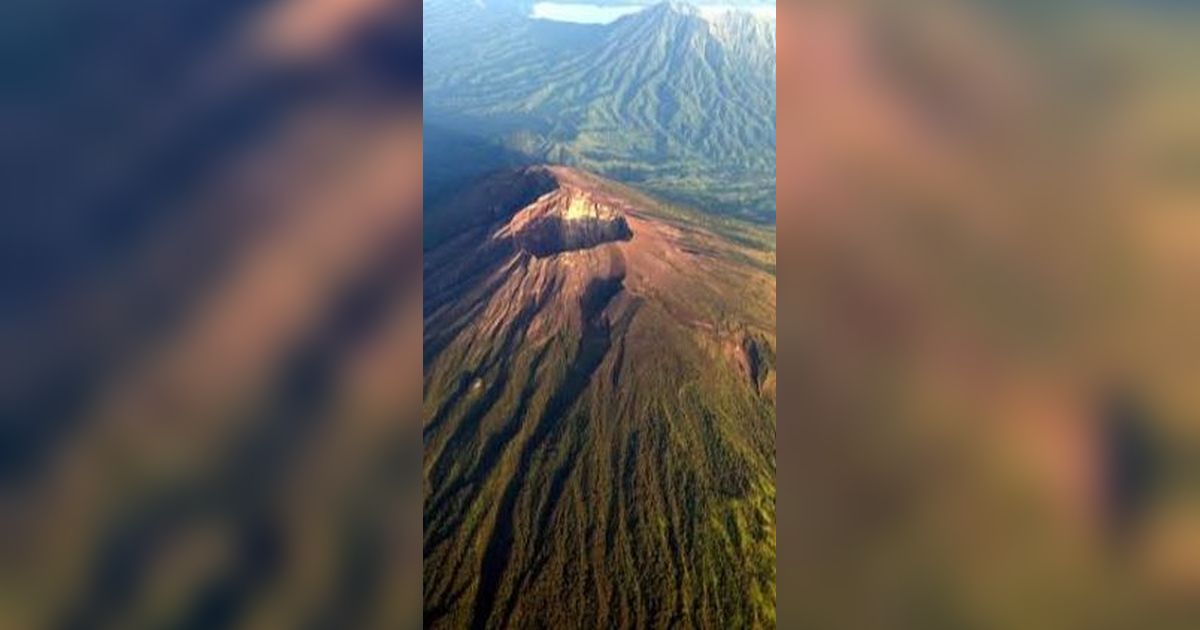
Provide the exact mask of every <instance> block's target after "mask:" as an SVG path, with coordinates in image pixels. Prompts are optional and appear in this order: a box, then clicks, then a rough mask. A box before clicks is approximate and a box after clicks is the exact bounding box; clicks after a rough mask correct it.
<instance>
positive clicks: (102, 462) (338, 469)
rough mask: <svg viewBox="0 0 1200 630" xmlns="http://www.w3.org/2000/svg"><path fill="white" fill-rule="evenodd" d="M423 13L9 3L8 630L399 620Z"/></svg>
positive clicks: (3, 70) (3, 94) (413, 526)
mask: <svg viewBox="0 0 1200 630" xmlns="http://www.w3.org/2000/svg"><path fill="white" fill-rule="evenodd" d="M420 18H421V13H420V6H419V5H418V4H417V3H416V2H415V1H414V2H404V1H401V2H395V1H387V2H382V1H376V0H292V1H287V2H282V1H280V2H272V1H266V0H261V1H254V0H251V1H246V0H172V1H170V2H161V1H141V0H120V1H117V2H100V3H97V2H83V1H79V0H49V1H46V0H31V1H25V0H14V1H12V2H5V3H3V7H2V8H0V51H2V52H0V164H2V165H3V166H2V167H0V182H2V183H0V207H2V208H3V211H2V218H0V357H3V359H2V360H0V485H2V489H0V628H5V629H13V630H23V629H35V628H225V627H244V628H358V627H362V628H369V627H377V628H402V627H416V626H417V625H418V624H419V610H420V594H419V593H420V577H419V575H420V574H419V566H420V564H419V563H420V520H419V514H420V496H421V495H420V491H419V487H420V486H419V478H420V470H421V469H420V458H421V447H420V437H419V436H420V433H419V420H418V415H417V407H418V404H419V398H420V371H421V364H420V361H421V359H420V356H421V355H420V316H419V312H420V310H419V308H420V299H419V296H420V198H421V197H420V191H421V131H420V130H421V117H420V81H421V53H420V28H421V23H420Z"/></svg>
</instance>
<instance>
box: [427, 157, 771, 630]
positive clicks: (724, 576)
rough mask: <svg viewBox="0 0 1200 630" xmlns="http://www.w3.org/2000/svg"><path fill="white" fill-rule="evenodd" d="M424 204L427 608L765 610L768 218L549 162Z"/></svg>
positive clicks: (691, 615)
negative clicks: (427, 224)
mask: <svg viewBox="0 0 1200 630" xmlns="http://www.w3.org/2000/svg"><path fill="white" fill-rule="evenodd" d="M426 216H427V217H429V220H430V221H431V222H434V223H436V222H438V221H447V222H449V221H452V222H453V223H454V225H456V226H459V227H458V229H457V230H456V233H454V234H453V235H451V236H448V237H447V238H445V239H444V240H442V241H441V242H440V243H438V244H436V245H435V246H433V247H431V248H429V249H428V250H427V252H426V257H425V271H424V275H425V379H424V380H425V396H424V440H425V458H424V494H425V533H424V538H425V540H424V556H425V569H424V572H425V587H424V588H425V609H426V610H425V614H426V616H425V622H426V625H428V626H430V627H462V626H473V627H499V626H514V627H529V626H549V627H581V626H582V627H588V626H595V627H611V626H615V625H620V626H629V625H633V626H643V625H656V626H657V625H668V624H672V623H682V624H683V625H699V626H705V625H711V624H713V623H717V622H720V623H721V624H729V623H734V625H737V626H759V625H773V623H774V608H775V607H774V583H775V579H774V570H775V569H774V545H775V543H774V529H775V516H774V496H775V482H774V479H775V448H774V444H775V442H774V436H775V407H774V382H775V375H774V356H775V276H774V256H775V254H774V234H773V232H771V231H770V230H769V229H767V228H762V227H756V226H753V225H751V224H745V223H740V222H736V221H733V220H724V219H721V220H717V219H713V218H712V217H707V216H705V215H700V214H696V213H692V212H690V211H687V210H684V209H680V208H677V207H673V206H669V205H666V204H663V203H660V202H658V201H657V200H655V199H652V198H650V197H648V196H646V195H644V194H642V193H640V192H637V191H635V190H633V189H631V188H628V187H625V186H623V185H619V184H616V183H614V182H611V181H608V180H604V179H602V178H600V177H598V176H595V175H592V174H589V173H586V172H583V171H579V170H574V169H569V168H565V167H552V166H536V167H528V168H523V169H520V170H515V171H506V172H502V173H497V174H494V175H492V176H490V177H488V178H486V179H484V180H483V181H481V182H479V183H477V184H476V185H475V186H473V187H469V188H468V189H467V190H464V191H462V192H461V193H459V194H457V195H456V196H455V197H454V198H453V199H451V200H450V201H449V202H448V203H447V204H446V205H445V206H444V207H441V208H434V209H430V210H429V211H427V213H426Z"/></svg>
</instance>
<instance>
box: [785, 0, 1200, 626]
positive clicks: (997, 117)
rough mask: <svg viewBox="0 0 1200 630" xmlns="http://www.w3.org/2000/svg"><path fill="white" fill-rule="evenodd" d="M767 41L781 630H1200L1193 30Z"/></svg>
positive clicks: (986, 5) (830, 32)
mask: <svg viewBox="0 0 1200 630" xmlns="http://www.w3.org/2000/svg"><path fill="white" fill-rule="evenodd" d="M778 15H779V42H780V44H779V54H780V59H779V73H780V76H779V95H778V96H779V112H780V113H779V156H778V158H779V160H778V164H779V167H778V168H779V173H778V179H779V251H780V256H779V264H780V270H781V271H780V274H779V277H780V281H781V284H780V306H779V322H780V324H779V326H780V330H779V338H780V340H781V342H780V349H781V354H780V357H779V359H780V368H779V374H780V378H781V382H780V385H779V390H778V391H779V392H780V396H779V400H778V405H779V406H778V409H779V423H778V453H779V476H778V487H779V497H780V499H779V505H778V515H779V527H780V529H779V531H780V532H782V533H781V534H780V541H779V546H778V549H779V557H778V589H779V590H778V592H779V594H780V598H779V603H780V605H779V620H780V626H781V627H784V628H789V627H790V628H802V627H805V628H1196V627H1200V458H1198V455H1200V386H1198V384H1200V291H1198V289H1200V213H1198V212H1200V203H1198V201H1200V197H1198V195H1197V193H1198V192H1200V117H1197V114H1196V113H1197V112H1198V111H1200V64H1197V61H1198V60H1200V54H1198V53H1200V50H1198V48H1197V47H1198V45H1200V13H1198V12H1197V7H1196V6H1195V5H1194V3H1189V2H1168V1H1157V2H1156V1H1151V0H1147V1H1142V2H1135V1H1132V0H1127V1H1122V0H1111V1H1101V2H1073V1H1070V0H1053V1H1050V0H1047V1H1038V2H1016V1H989V0H959V1H941V0H924V1H922V0H912V1H906V2H887V1H882V0H881V1H872V0H864V1H853V0H850V1H846V2H838V3H789V4H783V3H781V5H780V7H779V12H778Z"/></svg>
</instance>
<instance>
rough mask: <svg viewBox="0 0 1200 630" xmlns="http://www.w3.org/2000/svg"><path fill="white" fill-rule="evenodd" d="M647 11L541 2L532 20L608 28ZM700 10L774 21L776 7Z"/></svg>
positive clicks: (639, 7)
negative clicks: (735, 12) (740, 12)
mask: <svg viewBox="0 0 1200 630" xmlns="http://www.w3.org/2000/svg"><path fill="white" fill-rule="evenodd" d="M646 8H647V6H646V5H642V4H624V5H607V6H601V5H596V4H568V3H562V2H538V3H537V4H534V5H533V13H531V14H530V17H533V18H537V19H542V20H552V21H555V22H572V23H575V24H608V23H610V22H615V21H616V20H618V19H620V18H622V17H624V16H626V15H631V14H634V13H637V12H639V11H643V10H645V9H646ZM699 9H700V12H701V13H702V14H703V15H705V16H706V17H715V16H718V15H721V14H723V13H728V12H730V11H749V12H750V13H753V14H755V15H759V16H762V17H768V18H771V19H774V18H775V5H760V6H750V7H735V6H732V5H725V4H711V5H705V6H701V7H699Z"/></svg>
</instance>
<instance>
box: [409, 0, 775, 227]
mask: <svg viewBox="0 0 1200 630" xmlns="http://www.w3.org/2000/svg"><path fill="white" fill-rule="evenodd" d="M775 48H776V46H775V28H774V22H773V20H770V19H767V18H763V17H756V16H754V15H751V14H750V13H746V12H730V13H725V14H721V15H719V16H714V17H706V16H705V15H703V14H702V13H701V12H700V11H699V10H698V9H697V8H696V7H693V6H691V5H687V4H681V3H662V4H658V5H654V6H652V7H649V8H647V9H645V10H643V11H641V12H638V13H636V14H633V15H628V16H625V17H623V18H620V19H618V20H616V21H614V22H612V23H610V24H573V23H566V22H555V21H549V20H539V19H531V18H530V17H528V15H527V14H526V13H524V12H523V11H522V10H520V9H519V8H515V7H514V6H511V5H497V4H483V3H475V2H467V1H455V0H447V1H445V2H428V3H426V12H425V37H424V55H425V81H424V99H425V100H424V112H425V120H426V162H425V164H426V199H427V201H429V202H436V201H438V200H440V197H441V196H442V195H444V194H445V193H446V192H447V191H449V190H453V189H455V188H457V187H459V186H461V185H462V184H463V183H464V182H468V181H470V180H472V179H474V178H475V177H477V176H479V175H481V174H482V173H485V172H487V171H488V170H491V169H494V168H497V167H500V166H519V165H530V164H536V163H540V162H550V163H557V164H567V165H573V166H578V167H580V168H585V169H587V170H590V171H593V172H596V173H599V174H601V175H604V176H608V177H613V178H616V179H619V180H621V181H623V182H627V183H633V184H635V185H637V186H639V187H640V188H643V189H645V190H648V191H650V192H652V193H654V194H656V195H659V196H661V197H664V198H666V199H670V200H672V201H677V202H682V203H685V204H687V205H692V206H695V207H699V208H701V209H703V210H707V211H709V212H715V213H722V214H732V215H738V216H743V217H749V218H754V219H757V220H764V221H772V220H773V219H774V214H775ZM427 205H437V204H436V203H432V204H427Z"/></svg>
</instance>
